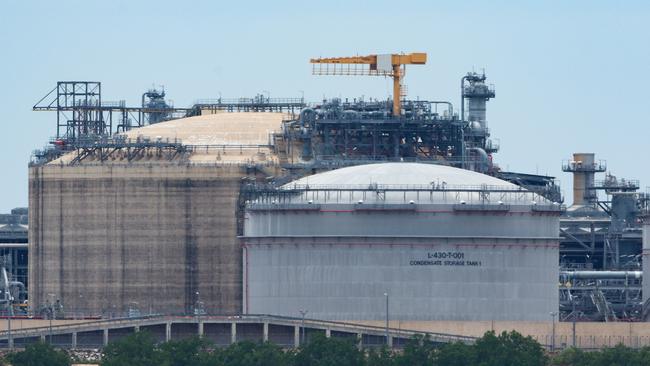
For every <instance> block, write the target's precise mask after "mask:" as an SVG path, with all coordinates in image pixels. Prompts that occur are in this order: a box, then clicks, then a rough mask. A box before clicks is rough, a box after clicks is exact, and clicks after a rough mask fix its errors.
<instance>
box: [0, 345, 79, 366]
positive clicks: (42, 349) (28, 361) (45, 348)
mask: <svg viewBox="0 0 650 366" xmlns="http://www.w3.org/2000/svg"><path fill="white" fill-rule="evenodd" d="M7 358H8V359H9V362H11V364H12V365H13V366H69V365H70V364H71V363H72V362H71V360H70V357H69V356H68V354H67V353H65V352H64V351H59V350H56V349H54V347H52V346H50V345H49V344H47V343H43V342H38V343H35V344H31V345H29V346H27V347H26V348H25V350H24V351H22V352H17V353H12V354H10V355H9V356H8V357H7ZM0 364H2V363H0Z"/></svg>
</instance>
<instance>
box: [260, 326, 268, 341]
mask: <svg viewBox="0 0 650 366" xmlns="http://www.w3.org/2000/svg"><path fill="white" fill-rule="evenodd" d="M262 339H263V340H264V342H268V341H269V323H266V322H265V323H264V336H263V337H262Z"/></svg>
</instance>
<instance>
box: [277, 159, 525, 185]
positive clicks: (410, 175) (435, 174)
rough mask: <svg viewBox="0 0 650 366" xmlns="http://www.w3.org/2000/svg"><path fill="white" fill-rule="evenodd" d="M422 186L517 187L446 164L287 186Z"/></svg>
mask: <svg viewBox="0 0 650 366" xmlns="http://www.w3.org/2000/svg"><path fill="white" fill-rule="evenodd" d="M370 184H378V185H390V186H393V185H394V186H405V185H413V186H425V185H430V184H437V185H441V184H445V185H448V186H481V185H486V186H498V187H503V188H506V189H516V188H518V186H516V185H514V184H512V183H510V182H506V181H504V180H501V179H498V178H494V177H491V176H489V175H485V174H481V173H477V172H473V171H471V170H466V169H459V168H453V167H450V166H445V165H436V164H422V163H382V164H366V165H357V166H351V167H346V168H341V169H336V170H331V171H328V172H324V173H319V174H315V175H311V176H307V177H303V178H301V179H298V180H296V181H293V182H291V183H289V184H287V185H286V186H285V187H287V188H291V187H292V186H294V185H299V186H302V185H309V186H346V185H347V186H349V185H370Z"/></svg>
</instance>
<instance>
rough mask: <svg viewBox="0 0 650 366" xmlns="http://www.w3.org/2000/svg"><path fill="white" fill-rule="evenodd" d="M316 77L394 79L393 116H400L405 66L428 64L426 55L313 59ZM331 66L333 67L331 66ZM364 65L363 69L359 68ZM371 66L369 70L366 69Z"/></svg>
mask: <svg viewBox="0 0 650 366" xmlns="http://www.w3.org/2000/svg"><path fill="white" fill-rule="evenodd" d="M309 62H310V63H312V64H319V66H320V67H318V68H316V67H314V69H313V73H314V75H376V76H388V77H392V78H393V116H399V115H400V114H401V111H402V106H401V96H402V90H401V89H402V84H401V82H402V78H403V77H404V68H403V67H402V66H404V65H424V64H425V63H426V62H427V54H426V53H421V52H418V53H409V54H387V55H368V56H353V57H330V58H312V59H311V60H309ZM330 65H331V66H330ZM358 65H363V68H359V67H357V66H358ZM365 65H369V68H365Z"/></svg>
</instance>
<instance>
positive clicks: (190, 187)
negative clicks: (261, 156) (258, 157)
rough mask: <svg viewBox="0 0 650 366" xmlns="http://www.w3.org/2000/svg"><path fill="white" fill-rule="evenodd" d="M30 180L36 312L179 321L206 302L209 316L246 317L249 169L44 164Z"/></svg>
mask: <svg viewBox="0 0 650 366" xmlns="http://www.w3.org/2000/svg"><path fill="white" fill-rule="evenodd" d="M29 175H30V176H29V186H30V192H29V207H30V211H29V215H30V217H29V219H30V227H29V250H30V254H31V258H30V263H29V286H30V287H29V288H30V303H31V307H32V310H36V311H37V310H38V309H39V308H40V307H42V305H43V304H44V303H45V302H46V301H47V300H48V297H54V298H57V299H59V298H60V299H61V301H62V303H63V306H64V309H65V311H66V312H68V313H70V312H83V313H86V314H104V315H108V314H123V313H124V312H125V311H126V310H127V309H128V308H129V305H130V304H133V305H135V306H136V307H137V308H139V310H140V311H141V312H142V313H145V314H146V313H149V312H152V313H180V312H184V311H185V312H188V311H191V310H192V308H193V306H194V304H195V303H196V301H197V297H200V300H201V301H203V302H204V303H205V309H206V311H208V312H211V313H238V312H239V311H240V309H241V297H242V285H241V282H242V278H241V248H240V247H239V244H238V243H237V241H236V236H237V219H236V214H235V213H236V211H237V202H238V196H239V188H240V182H241V177H242V176H246V175H247V173H246V170H245V169H244V168H243V167H242V166H238V165H230V166H228V165H221V166H219V165H204V166H201V165H184V164H178V163H176V164H171V163H167V164H166V163H153V164H133V165H127V164H115V165H110V164H105V165H87V166H83V165H82V166H58V165H45V166H37V167H31V168H30V171H29ZM197 292H198V293H199V295H198V296H197ZM49 294H52V295H49Z"/></svg>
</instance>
